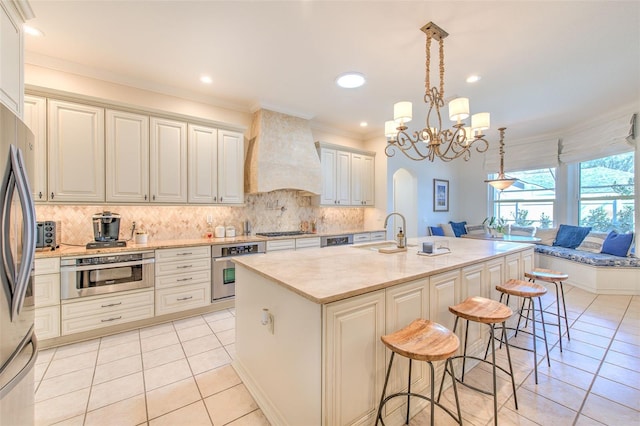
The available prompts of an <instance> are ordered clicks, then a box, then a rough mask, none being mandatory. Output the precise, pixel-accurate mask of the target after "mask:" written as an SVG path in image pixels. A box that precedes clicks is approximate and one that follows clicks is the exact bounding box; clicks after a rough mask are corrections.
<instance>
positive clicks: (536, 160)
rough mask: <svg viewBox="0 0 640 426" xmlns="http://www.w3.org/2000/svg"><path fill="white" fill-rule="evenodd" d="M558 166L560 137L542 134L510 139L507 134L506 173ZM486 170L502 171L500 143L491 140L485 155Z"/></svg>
mask: <svg viewBox="0 0 640 426" xmlns="http://www.w3.org/2000/svg"><path fill="white" fill-rule="evenodd" d="M557 166H558V137H553V136H540V137H535V138H528V139H521V140H519V141H509V140H508V135H505V141H504V171H505V173H509V172H515V171H524V170H537V169H547V168H551V167H557ZM484 170H485V172H486V173H498V172H499V171H500V144H499V142H498V141H496V142H495V143H494V142H493V141H491V143H490V146H489V149H488V150H487V152H486V153H485V155H484Z"/></svg>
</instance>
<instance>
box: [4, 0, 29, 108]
mask: <svg viewBox="0 0 640 426" xmlns="http://www.w3.org/2000/svg"><path fill="white" fill-rule="evenodd" d="M21 3H22V2H8V1H2V2H0V51H1V52H2V55H0V102H2V103H3V104H5V105H6V106H7V107H8V108H9V109H11V110H12V111H13V112H14V113H15V114H16V115H17V116H18V117H22V107H23V94H24V53H23V52H24V35H23V33H22V24H23V23H24V19H23V16H24V13H25V11H23V10H18V9H17V8H19V7H21V6H22V5H21Z"/></svg>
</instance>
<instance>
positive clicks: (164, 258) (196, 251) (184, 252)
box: [156, 246, 211, 264]
mask: <svg viewBox="0 0 640 426" xmlns="http://www.w3.org/2000/svg"><path fill="white" fill-rule="evenodd" d="M210 257H211V246H196V247H182V248H176V249H163V250H156V264H158V263H163V262H173V261H176V260H185V259H200V258H210Z"/></svg>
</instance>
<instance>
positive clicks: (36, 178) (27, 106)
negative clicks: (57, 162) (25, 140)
mask: <svg viewBox="0 0 640 426" xmlns="http://www.w3.org/2000/svg"><path fill="white" fill-rule="evenodd" d="M24 122H25V123H26V125H27V126H29V129H31V131H32V132H33V135H34V137H35V139H34V144H35V145H34V149H33V152H34V155H35V167H33V170H30V171H29V183H30V184H31V192H32V193H33V199H34V200H35V201H36V202H37V201H47V199H48V198H49V197H48V195H47V170H48V169H49V164H48V161H47V99H46V98H43V97H40V96H31V95H25V97H24Z"/></svg>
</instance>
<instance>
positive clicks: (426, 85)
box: [424, 33, 431, 95]
mask: <svg viewBox="0 0 640 426" xmlns="http://www.w3.org/2000/svg"><path fill="white" fill-rule="evenodd" d="M425 49H426V54H427V55H426V56H427V59H426V62H425V68H426V70H427V72H426V76H425V78H424V93H425V95H426V94H427V93H429V89H430V88H431V81H430V80H429V75H430V74H431V70H430V66H431V33H427V44H426V48H425Z"/></svg>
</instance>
